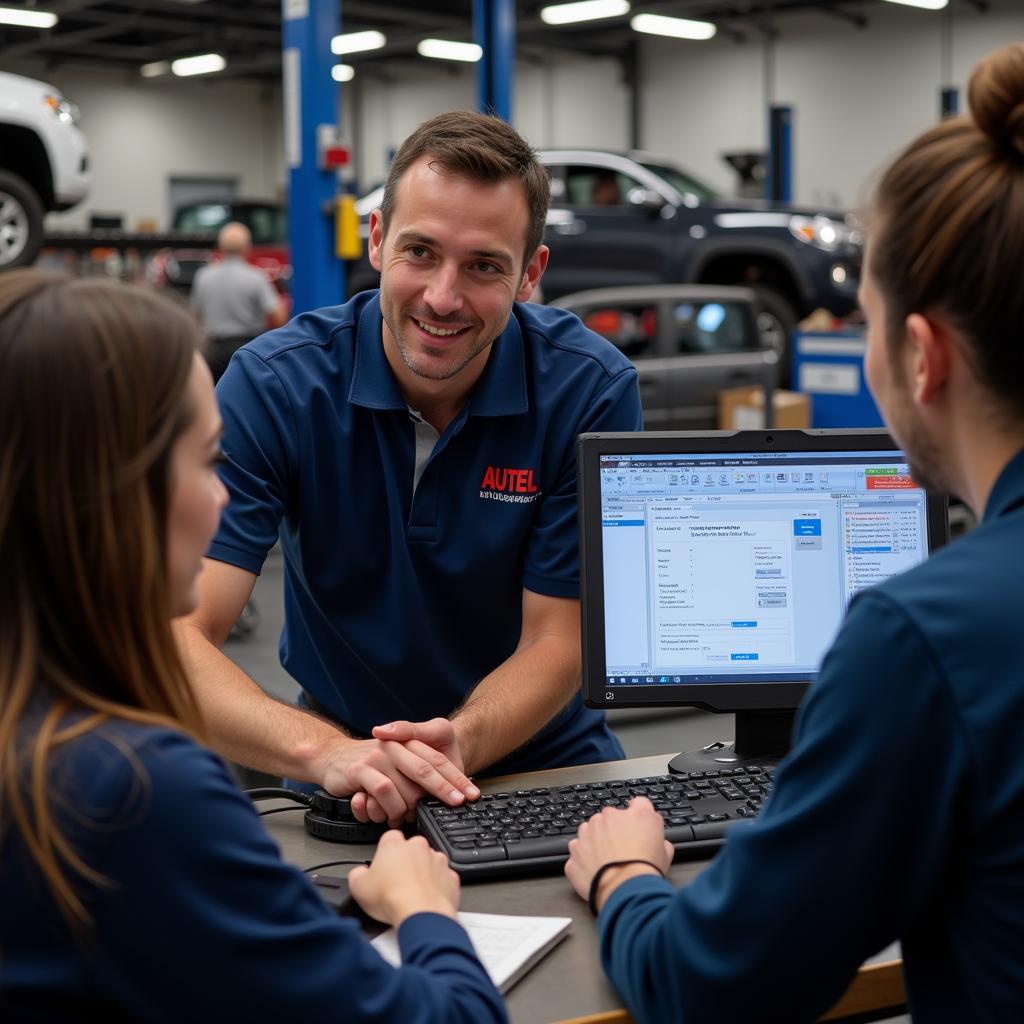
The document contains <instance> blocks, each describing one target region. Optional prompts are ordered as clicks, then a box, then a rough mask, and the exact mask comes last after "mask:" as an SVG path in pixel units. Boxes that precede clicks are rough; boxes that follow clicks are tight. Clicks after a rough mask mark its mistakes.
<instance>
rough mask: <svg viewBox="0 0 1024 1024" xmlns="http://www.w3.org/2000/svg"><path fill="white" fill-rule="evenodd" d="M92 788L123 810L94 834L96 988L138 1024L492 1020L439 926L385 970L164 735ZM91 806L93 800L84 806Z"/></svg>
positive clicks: (403, 941) (240, 802) (452, 933)
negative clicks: (102, 889)
mask: <svg viewBox="0 0 1024 1024" xmlns="http://www.w3.org/2000/svg"><path fill="white" fill-rule="evenodd" d="M137 760H138V766H140V767H141V769H142V776H141V777H142V778H143V779H144V781H143V785H142V787H141V788H140V787H139V778H140V775H139V773H138V772H137V771H136V770H135V768H133V767H132V766H131V764H130V762H129V760H128V759H127V758H125V757H119V758H114V759H112V767H111V768H110V769H109V770H108V771H107V772H106V773H103V774H102V775H101V777H100V778H99V780H98V782H97V783H96V784H95V785H94V787H93V795H92V797H91V799H92V800H93V801H94V802H97V805H99V804H101V803H102V802H103V801H106V805H107V806H110V805H111V804H110V800H111V799H113V800H114V804H113V805H114V806H126V805H127V806H128V807H129V808H130V813H129V814H128V815H126V816H124V817H123V818H122V819H121V820H120V822H119V823H118V824H117V825H116V826H115V825H107V826H105V827H104V829H103V831H102V833H100V834H99V835H98V836H96V837H95V845H96V850H95V854H96V856H95V857H94V859H93V860H92V863H94V864H95V866H96V867H97V868H98V869H99V870H100V871H101V872H102V873H103V874H104V875H106V877H107V878H109V879H111V880H112V882H113V887H112V888H111V889H110V890H109V891H108V892H106V893H101V894H99V895H98V896H97V897H96V898H95V907H94V914H95V918H96V925H97V927H96V936H97V939H98V943H97V949H96V953H95V957H94V959H95V974H94V977H95V979H96V983H97V984H98V985H99V986H100V987H101V988H103V989H105V990H106V991H107V992H108V993H110V994H111V995H112V996H113V997H114V998H115V999H116V1001H117V1002H118V1004H120V1005H122V1006H125V1007H126V1008H127V1009H128V1010H129V1011H130V1013H131V1014H132V1015H133V1017H137V1018H138V1019H140V1020H148V1021H164V1020H167V1021H182V1020H189V1019H194V1018H195V1017H196V1014H197V1010H201V1013H200V1014H199V1015H200V1016H201V1017H202V1018H203V1019H209V1020H254V1021H255V1020H281V1021H285V1020H299V1021H327V1020H338V1021H342V1020H344V1021H374V1022H384V1021H391V1022H394V1024H427V1022H441V1021H445V1022H461V1024H477V1022H480V1021H504V1020H505V1019H506V1017H505V1011H504V1008H503V1004H502V1000H501V996H500V995H499V993H498V992H497V990H496V989H495V988H494V986H493V985H492V983H491V981H490V979H489V978H488V976H487V974H486V972H485V971H484V968H483V966H482V965H481V964H480V962H479V961H478V960H477V958H476V956H475V954H474V953H473V949H472V945H471V944H470V941H469V938H468V936H467V935H466V933H465V932H464V931H463V930H462V928H461V927H460V926H459V925H458V924H457V923H456V922H454V921H452V920H451V919H449V918H446V917H442V916H440V915H436V914H418V915H414V916H413V917H411V918H409V919H408V920H407V921H405V922H404V923H403V925H402V928H401V929H400V933H399V939H400V945H401V948H402V951H403V955H404V957H405V958H406V959H407V960H408V965H405V966H403V967H401V968H400V969H395V968H392V967H391V966H389V965H388V964H387V963H386V962H385V961H384V960H383V959H382V958H381V957H380V956H379V955H378V954H377V952H376V950H374V949H373V948H372V946H370V944H369V943H368V942H367V941H366V939H365V938H364V937H363V936H362V934H361V933H360V931H359V928H358V925H357V924H356V923H355V922H354V921H352V920H348V919H343V918H340V917H338V916H337V915H336V914H335V913H334V912H333V911H332V910H331V909H330V908H329V907H328V906H327V905H326V904H325V903H324V902H323V901H322V900H321V899H320V897H319V895H318V894H317V893H316V891H315V890H314V888H313V886H312V884H311V883H310V882H309V880H308V879H307V878H305V877H304V876H303V874H302V873H301V872H300V871H299V870H298V869H297V868H295V867H293V866H291V865H289V864H286V863H284V862H283V861H282V860H281V858H280V856H279V853H278V850H277V847H276V845H275V844H274V842H273V841H272V840H271V839H270V837H269V836H268V835H267V833H266V832H265V831H264V829H263V828H262V826H261V824H260V822H259V819H258V817H257V816H256V813H255V811H254V809H253V807H252V805H251V804H250V803H249V801H248V800H247V799H246V798H245V796H244V795H243V794H242V793H241V792H240V791H239V790H238V789H237V787H236V786H235V784H234V782H233V781H232V780H231V778H230V777H229V775H228V774H227V771H226V769H225V768H224V766H223V764H222V763H221V762H220V761H219V760H218V759H217V758H216V757H215V756H214V755H212V754H211V753H209V752H208V751H206V750H204V749H202V748H200V747H198V746H197V745H196V744H194V743H192V742H191V741H190V740H188V739H187V738H186V737H185V736H182V735H176V734H174V733H170V732H166V733H160V734H159V735H158V737H156V738H154V739H152V740H149V741H148V742H147V743H146V744H145V745H144V746H143V747H141V748H140V749H139V751H138V752H137ZM97 796H100V797H102V800H100V801H97Z"/></svg>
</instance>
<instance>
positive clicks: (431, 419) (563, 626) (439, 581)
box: [179, 112, 641, 821]
mask: <svg viewBox="0 0 1024 1024" xmlns="http://www.w3.org/2000/svg"><path fill="white" fill-rule="evenodd" d="M548 198H549V187H548V179H547V174H546V172H545V171H544V169H543V168H542V167H541V166H540V164H539V163H538V162H537V160H536V159H535V157H534V154H533V151H532V150H531V149H530V147H529V146H528V145H527V144H526V142H525V141H524V140H523V139H522V138H521V137H520V136H519V135H518V134H516V132H515V131H513V130H512V129H511V128H510V127H509V126H508V125H507V124H505V123H504V122H503V121H500V120H498V119H497V118H491V117H485V116H482V115H478V114H473V113H467V112H455V113H448V114H443V115H441V116H439V117H436V118H434V119H433V120H431V121H428V122H427V123H425V124H423V125H421V126H420V128H419V129H417V130H416V132H414V133H413V134H412V135H411V136H410V137H409V138H408V139H407V140H406V142H405V143H404V144H403V146H402V147H401V149H400V150H399V152H398V154H397V155H396V157H395V161H394V164H393V166H392V168H391V172H390V175H389V178H388V182H387V186H386V189H385V194H384V200H383V203H382V206H381V209H380V210H377V211H375V212H374V213H373V215H372V217H371V221H370V259H371V261H372V263H373V265H374V266H375V267H376V268H377V269H378V270H379V271H380V272H381V288H380V291H379V292H364V293H362V294H360V295H357V296H356V297H355V298H354V299H352V300H351V301H350V302H348V303H346V304H345V305H343V306H335V307H331V308H329V309H321V310H317V311H315V312H312V313H306V314H303V315H301V316H299V317H297V318H296V319H295V320H293V321H292V322H291V323H290V324H288V325H287V326H285V327H283V328H281V329H280V330H277V331H273V332H271V333H270V334H266V335H264V336H263V337H262V338H260V339H258V340H257V341H255V342H253V343H252V344H250V345H248V346H246V347H245V348H244V349H242V350H241V351H240V352H239V353H238V354H237V355H236V356H235V358H234V359H233V360H232V362H231V365H230V367H229V368H228V371H227V373H226V374H225V376H224V378H223V381H222V382H221V385H220V387H219V390H218V396H219V398H220V401H221V405H222V411H223V417H224V422H225V437H224V444H223V447H224V451H225V453H226V456H227V462H226V465H225V467H224V473H223V476H224V481H225V483H226V485H227V487H228V490H229V492H230V494H231V499H232V500H231V505H230V506H229V508H228V510H227V511H226V513H225V515H224V518H223V521H222V526H221V529H220V532H219V534H218V536H217V538H216V540H215V541H214V544H213V546H212V548H211V549H210V553H209V558H208V559H207V563H206V567H205V569H204V571H203V574H202V576H201V579H200V590H201V598H200V607H199V610H198V611H197V612H196V614H195V615H194V616H192V617H191V618H190V619H189V620H187V621H186V622H185V623H183V624H182V626H181V628H180V630H179V636H180V639H181V641H182V646H183V649H184V650H185V651H186V655H187V658H188V661H189V665H190V670H191V674H192V677H193V680H194V683H195V686H196V689H197V692H198V693H199V695H200V699H201V701H202V704H203V709H204V712H205V714H206V718H207V722H208V723H209V727H210V731H211V735H212V738H213V740H214V742H215V743H216V744H217V745H218V746H219V748H220V749H221V750H222V752H224V753H225V754H227V755H228V756H230V757H232V758H234V759H235V760H237V761H240V762H242V763H245V764H249V765H252V766H254V767H259V768H263V769H264V770H267V771H271V772H274V773H275V774H281V775H284V776H287V777H290V778H293V779H297V780H304V781H308V782H312V783H314V784H317V785H320V786H324V787H325V788H327V789H329V790H331V791H332V792H335V793H339V794H352V795H353V807H354V809H355V812H356V814H357V815H358V816H360V817H361V818H370V819H373V820H377V821H383V820H385V819H388V820H391V821H395V820H397V819H399V818H401V817H402V816H403V815H406V814H407V813H408V812H409V811H410V810H411V809H412V808H413V806H414V805H415V803H416V801H417V800H418V799H419V798H420V797H421V796H422V795H423V794H424V793H429V794H433V795H436V796H438V797H440V798H442V799H444V800H447V801H448V802H449V803H453V804H455V803H460V802H461V801H463V800H465V799H467V798H468V799H473V798H474V797H475V796H476V795H477V790H476V788H475V786H473V784H472V783H471V781H470V778H469V776H471V775H473V774H476V773H478V772H481V771H484V770H487V771H490V772H497V771H517V770H529V769H535V768H544V767H552V766H557V765H565V764H579V763H587V762H593V761H601V760H608V759H610V758H615V757H621V756H622V751H621V748H620V747H619V745H618V743H617V741H616V740H615V739H614V737H613V736H612V734H611V733H610V732H609V730H608V728H607V725H606V724H605V721H604V716H603V715H602V714H600V713H599V712H596V711H591V710H588V709H585V708H584V707H583V706H582V702H581V700H580V696H579V671H580V636H579V601H578V589H579V581H578V564H577V545H576V462H575V444H576V436H577V434H579V433H581V432H583V431H589V430H636V429H639V428H640V427H641V415H640V397H639V391H638V387H637V381H636V371H635V370H634V369H633V367H632V366H631V365H630V363H629V362H628V361H627V360H626V359H625V358H624V357H623V356H622V355H621V354H620V353H619V352H618V351H617V350H616V349H615V348H614V347H613V346H611V345H610V344H608V343H607V342H605V341H604V340H603V339H601V338H599V337H597V336H596V335H595V334H593V333H591V332H590V331H588V330H586V329H585V328H584V327H583V325H582V324H581V323H580V321H579V320H578V319H576V317H574V316H572V315H571V314H567V313H564V312H562V311H558V310H553V309H547V308H545V307H542V306H538V305H535V304H525V303H526V300H527V299H529V297H530V295H531V294H532V293H533V291H534V289H535V287H536V286H537V283H538V281H539V280H540V278H541V275H542V274H543V272H544V267H545V265H546V263H547V258H548V251H547V248H546V247H545V246H544V245H543V244H542V240H543V231H544V221H545V216H546V212H547V205H548ZM279 532H280V538H281V546H282V550H283V552H284V558H285V628H284V634H283V636H282V640H281V655H282V661H283V664H284V666H285V667H286V668H287V669H288V671H289V672H290V673H291V674H292V675H293V676H294V677H295V679H296V680H298V682H299V684H300V686H301V687H302V691H303V693H302V697H301V699H300V702H301V704H302V705H304V707H292V706H289V705H285V704H281V703H278V702H276V701H274V700H272V699H271V698H270V697H268V696H266V694H264V693H263V691H262V690H261V689H260V688H259V687H258V686H257V685H256V683H255V682H254V681H253V680H251V679H250V678H249V677H248V676H246V675H245V674H244V673H243V672H242V671H241V670H240V669H239V668H237V666H235V665H234V664H232V663H231V662H230V661H229V660H228V659H227V658H226V657H225V656H224V655H223V654H221V653H220V651H219V650H218V649H217V648H218V647H219V645H220V644H221V643H222V642H223V640H224V638H225V637H226V636H227V634H228V631H229V630H230V628H231V625H232V624H233V622H234V621H235V619H236V618H237V616H238V614H239V613H240V611H241V609H242V608H243V606H244V604H245V601H246V600H247V598H248V596H249V594H250V592H251V591H252V587H253V584H254V582H255V579H256V574H257V573H258V572H259V571H260V568H261V566H262V564H263V560H264V558H265V556H266V553H267V551H268V550H269V549H270V547H271V546H272V545H273V544H274V542H275V540H276V539H277V537H278V534H279ZM307 709H308V710H307Z"/></svg>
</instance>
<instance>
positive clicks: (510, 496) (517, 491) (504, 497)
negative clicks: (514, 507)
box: [480, 466, 540, 504]
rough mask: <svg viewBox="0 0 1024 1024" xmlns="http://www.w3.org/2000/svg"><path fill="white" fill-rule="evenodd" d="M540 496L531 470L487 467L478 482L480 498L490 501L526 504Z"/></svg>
mask: <svg viewBox="0 0 1024 1024" xmlns="http://www.w3.org/2000/svg"><path fill="white" fill-rule="evenodd" d="M539 496H540V491H538V490H537V488H536V486H534V483H533V470H532V469H509V468H507V467H502V466H488V467H487V470H486V472H485V473H484V478H483V480H481V481H480V497H481V498H489V499H490V500H491V501H509V502H514V503H516V504H527V503H529V502H531V501H536V500H537V498H538V497H539Z"/></svg>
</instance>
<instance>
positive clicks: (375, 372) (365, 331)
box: [348, 295, 406, 409]
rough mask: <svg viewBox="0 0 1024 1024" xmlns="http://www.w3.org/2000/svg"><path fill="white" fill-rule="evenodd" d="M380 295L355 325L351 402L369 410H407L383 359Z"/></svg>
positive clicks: (372, 301) (384, 357) (349, 392)
mask: <svg viewBox="0 0 1024 1024" xmlns="http://www.w3.org/2000/svg"><path fill="white" fill-rule="evenodd" d="M383 324H384V321H383V318H382V316H381V312H380V295H375V296H374V297H373V298H372V299H371V300H370V301H369V302H367V303H366V305H365V306H363V308H362V310H361V312H360V314H359V321H358V323H357V325H356V358H355V365H354V366H353V368H352V385H351V387H350V388H349V391H348V400H349V401H350V402H351V403H352V404H353V405H362V406H365V407H366V408H368V409H404V408H406V404H405V399H404V398H403V397H402V393H401V392H400V391H399V390H398V383H397V381H396V380H395V375H394V374H393V373H392V372H391V367H390V366H388V359H387V356H386V355H384V342H383V337H384V336H383V334H382V333H381V332H382V329H383Z"/></svg>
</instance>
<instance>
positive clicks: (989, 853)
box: [600, 452, 1024, 1024]
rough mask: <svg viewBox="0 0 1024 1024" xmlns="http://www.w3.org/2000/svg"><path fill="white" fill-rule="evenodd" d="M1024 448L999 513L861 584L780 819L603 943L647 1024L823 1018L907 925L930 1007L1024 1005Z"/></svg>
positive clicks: (770, 819) (799, 746) (634, 915)
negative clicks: (929, 553)
mask: <svg viewBox="0 0 1024 1024" xmlns="http://www.w3.org/2000/svg"><path fill="white" fill-rule="evenodd" d="M1022 631H1024V452H1022V453H1020V454H1018V455H1017V456H1016V458H1014V459H1013V460H1012V461H1011V463H1010V464H1009V465H1008V466H1007V467H1006V469H1005V470H1004V471H1003V473H1002V475H1001V476H1000V478H999V480H998V481H997V483H996V486H995V488H994V490H993V493H992V495H991V497H990V499H989V503H988V507H987V509H986V510H985V516H984V520H983V522H982V523H981V524H980V525H979V526H978V528H977V529H976V530H975V531H974V532H973V533H971V534H969V535H968V536H967V537H965V538H963V539H961V540H957V541H955V542H954V543H953V544H952V545H950V546H949V547H947V548H945V549H943V550H941V551H939V552H938V553H937V554H936V555H934V556H933V557H932V558H931V559H929V561H927V562H925V563H923V564H922V565H920V566H918V567H917V568H915V569H913V570H911V571H910V572H908V573H906V574H904V575H902V576H899V577H896V578H893V579H891V580H889V581H887V582H885V583H883V584H881V585H880V586H878V587H876V588H873V589H871V590H868V591H864V592H863V593H862V594H860V595H859V596H858V597H857V598H855V599H854V601H853V602H852V604H851V606H850V613H849V617H848V619H847V622H846V624H845V625H844V627H843V628H842V630H841V631H840V633H839V636H838V638H837V639H836V642H835V645H834V646H833V648H832V650H831V651H830V653H829V654H828V655H827V657H826V659H825V661H824V663H823V665H822V670H821V674H820V676H819V678H818V681H817V682H816V683H815V684H814V685H813V687H812V688H811V691H810V693H809V695H808V698H807V699H806V701H805V703H804V706H803V707H802V709H801V712H800V715H799V718H798V722H797V727H796V734H795V740H794V747H793V750H792V752H791V754H790V756H789V757H788V758H787V759H786V761H785V762H784V763H783V764H782V765H781V766H780V768H779V770H778V772H777V774H776V783H775V790H774V793H773V795H772V796H771V797H770V799H769V800H768V802H767V803H766V805H765V807H764V810H763V811H762V812H761V815H760V817H759V819H758V820H757V821H756V822H754V823H752V824H749V825H738V826H736V827H735V829H734V830H733V831H732V832H731V833H730V835H729V840H728V842H727V843H726V846H725V847H724V848H723V850H722V851H721V852H720V853H719V855H718V857H717V858H716V859H715V860H714V862H713V863H712V864H711V865H710V867H709V868H708V869H707V870H706V871H705V872H704V873H703V874H702V875H701V876H700V877H699V878H698V879H697V880H696V881H695V882H694V883H693V884H692V885H689V886H687V887H686V888H684V889H682V890H679V891H678V892H673V891H672V888H671V886H669V884H668V883H667V882H665V881H663V880H661V879H657V878H642V879H636V880H630V881H629V882H626V883H625V884H623V885H622V886H620V887H619V888H618V889H617V890H616V891H615V892H614V893H613V894H612V896H611V897H610V898H609V900H608V901H607V903H606V905H605V907H604V908H603V910H602V913H601V919H600V932H601V949H602V957H603V961H604V965H605V968H606V970H607V971H608V974H609V976H610V977H611V979H612V981H613V983H614V984H615V986H616V988H617V989H618V990H619V992H620V993H621V995H622V998H623V1000H624V1001H625V1003H626V1005H627V1006H628V1007H629V1008H630V1010H631V1011H632V1013H633V1015H634V1016H635V1017H636V1019H637V1021H638V1022H641V1024H648V1022H650V1024H653V1022H663V1021H668V1020H673V1021H683V1022H685V1021H706V1020H714V1021H716V1022H718V1024H728V1022H730V1021H737V1022H738V1021H751V1020H757V1021H779V1022H782V1021H785V1022H786V1024H796V1022H800V1021H812V1020H816V1019H817V1018H818V1016H819V1015H820V1014H821V1013H823V1012H825V1011H826V1010H827V1009H828V1008H829V1006H830V1004H832V1003H833V1002H834V1001H835V1000H836V999H837V998H838V997H839V996H840V995H841V994H842V992H843V990H844V988H845V986H846V985H847V984H848V983H849V981H850V979H851V977H852V976H853V974H854V973H855V972H856V970H857V968H858V966H859V965H860V964H861V963H862V962H863V961H864V960H865V959H867V958H868V957H870V956H872V955H873V954H874V953H876V952H878V951H879V950H880V949H882V948H884V947H885V946H886V945H888V944H889V943H891V942H893V941H894V940H896V939H898V940H900V942H901V943H902V948H903V958H904V970H905V979H906V986H907V993H908V999H909V1005H910V1009H911V1012H912V1015H913V1018H914V1022H915V1024H929V1022H938V1021H942V1022H946V1021H948V1022H950V1024H953V1022H955V1024H963V1022H966V1021H971V1022H973V1024H978V1022H991V1024H1005V1022H1008V1021H1022V1020H1024V669H1022V660H1021V643H1022Z"/></svg>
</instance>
